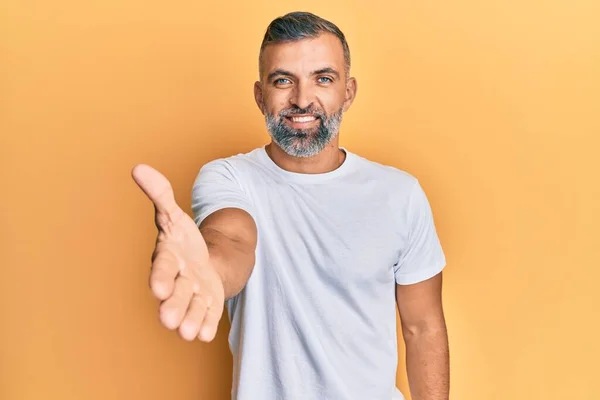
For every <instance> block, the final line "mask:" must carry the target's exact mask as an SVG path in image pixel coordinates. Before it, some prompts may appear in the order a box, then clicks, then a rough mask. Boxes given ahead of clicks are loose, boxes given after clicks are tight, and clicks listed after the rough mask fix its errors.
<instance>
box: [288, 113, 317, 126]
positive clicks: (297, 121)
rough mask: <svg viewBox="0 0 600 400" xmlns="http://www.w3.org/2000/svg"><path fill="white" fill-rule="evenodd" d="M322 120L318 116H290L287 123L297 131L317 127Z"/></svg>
mask: <svg viewBox="0 0 600 400" xmlns="http://www.w3.org/2000/svg"><path fill="white" fill-rule="evenodd" d="M319 119H320V118H319V117H318V116H316V115H289V116H286V117H285V120H286V122H287V123H288V124H289V125H291V126H292V127H293V128H295V129H302V128H306V127H309V126H312V125H315V124H316V123H317V121H318V120H319Z"/></svg>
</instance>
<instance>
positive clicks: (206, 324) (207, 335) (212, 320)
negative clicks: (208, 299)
mask: <svg viewBox="0 0 600 400" xmlns="http://www.w3.org/2000/svg"><path fill="white" fill-rule="evenodd" d="M222 315H223V304H222V303H219V304H214V303H213V304H212V305H211V306H210V307H209V308H208V310H206V315H205V316H204V321H202V326H201V328H200V334H199V336H198V338H199V339H200V340H202V341H203V342H210V341H211V340H213V339H214V338H215V336H216V334H217V329H218V328H219V321H220V320H221V317H222Z"/></svg>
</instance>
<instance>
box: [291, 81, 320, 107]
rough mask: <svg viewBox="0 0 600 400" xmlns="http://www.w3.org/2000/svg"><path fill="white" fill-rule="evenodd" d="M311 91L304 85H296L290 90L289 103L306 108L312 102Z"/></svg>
mask: <svg viewBox="0 0 600 400" xmlns="http://www.w3.org/2000/svg"><path fill="white" fill-rule="evenodd" d="M313 96H314V95H313V93H312V90H310V88H309V87H307V86H306V85H300V84H298V85H296V86H295V87H294V89H293V90H292V95H291V97H290V103H291V105H292V106H295V107H297V108H307V107H309V106H310V105H311V104H312V103H313V100H314V98H313Z"/></svg>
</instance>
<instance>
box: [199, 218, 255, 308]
mask: <svg viewBox="0 0 600 400" xmlns="http://www.w3.org/2000/svg"><path fill="white" fill-rule="evenodd" d="M200 232H201V233H202V236H203V237H204V240H205V241H206V245H207V247H208V254H209V259H210V263H211V265H212V266H213V267H214V268H215V270H216V271H217V273H218V274H219V276H220V277H221V281H222V282H223V289H224V290H225V299H229V298H231V297H233V296H235V295H237V294H238V293H239V292H240V291H241V290H242V289H243V288H244V286H246V282H248V279H249V278H250V274H251V273H252V269H253V268H254V262H255V252H254V248H253V247H251V246H249V245H248V244H246V243H243V242H241V241H238V240H234V239H231V238H229V237H227V236H226V235H224V234H223V233H221V232H220V231H218V230H215V229H211V228H203V229H201V230H200Z"/></svg>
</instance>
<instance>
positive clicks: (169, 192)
mask: <svg viewBox="0 0 600 400" xmlns="http://www.w3.org/2000/svg"><path fill="white" fill-rule="evenodd" d="M131 176H132V177H133V180H134V181H135V183H137V185H138V186H139V187H140V189H142V191H143V192H144V193H145V194H146V196H148V198H150V200H152V202H153V203H154V205H155V207H156V210H157V211H158V212H159V213H164V214H167V215H172V214H173V213H175V212H176V211H177V210H178V209H179V206H178V205H177V203H176V202H175V194H174V193H173V188H172V187H171V183H170V182H169V180H168V179H167V178H166V177H165V176H164V175H163V174H161V173H160V172H158V171H157V170H155V169H154V168H152V167H151V166H149V165H145V164H138V165H136V166H135V167H134V168H133V170H132V171H131Z"/></svg>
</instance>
